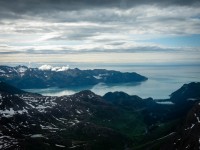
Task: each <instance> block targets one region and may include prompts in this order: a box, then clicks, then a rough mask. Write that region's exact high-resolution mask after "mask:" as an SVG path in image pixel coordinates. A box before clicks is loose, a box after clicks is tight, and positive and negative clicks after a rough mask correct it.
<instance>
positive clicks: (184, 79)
mask: <svg viewBox="0 0 200 150" xmlns="http://www.w3.org/2000/svg"><path fill="white" fill-rule="evenodd" d="M104 68H105V69H112V70H118V71H122V72H137V73H139V74H141V75H144V76H146V77H148V78H149V79H148V80H147V81H145V82H142V83H123V84H104V83H100V84H97V85H95V86H85V87H73V88H56V87H54V88H47V89H28V90H27V91H29V92H35V93H40V94H43V95H49V96H61V95H71V94H74V93H76V92H79V91H81V90H86V89H89V90H91V91H93V92H94V93H96V94H99V95H104V94H105V93H107V92H110V91H111V92H114V91H124V92H126V93H128V94H130V95H138V96H140V97H142V98H147V97H152V98H155V99H159V98H169V95H170V94H171V93H172V92H174V91H175V90H177V89H178V88H180V87H181V86H182V85H183V84H185V83H190V82H200V76H199V74H200V66H176V67H173V66H162V67H161V66H156V67H147V66H140V67H136V66H134V67H130V66H127V67H126V66H125V67H117V66H114V67H107V68H106V67H104ZM82 69H85V68H82Z"/></svg>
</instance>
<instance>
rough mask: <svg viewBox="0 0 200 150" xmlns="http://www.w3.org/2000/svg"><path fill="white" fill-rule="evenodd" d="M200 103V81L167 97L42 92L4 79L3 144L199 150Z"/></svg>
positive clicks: (0, 97) (0, 105)
mask: <svg viewBox="0 0 200 150" xmlns="http://www.w3.org/2000/svg"><path fill="white" fill-rule="evenodd" d="M199 107H200V83H195V82H192V83H189V84H185V85H183V86H182V87H181V88H180V89H178V90H177V91H175V92H173V93H172V94H171V97H170V99H167V100H166V99H165V100H154V99H152V98H147V99H142V98H140V97H138V96H134V95H133V96H131V95H128V94H126V93H124V92H109V93H107V94H105V95H104V96H99V95H96V94H95V93H93V92H91V91H89V90H85V91H81V92H79V93H76V94H74V95H68V96H61V97H55V96H53V97H52V96H42V95H40V94H37V93H29V92H25V91H23V90H20V89H18V88H16V87H13V86H11V85H9V84H8V83H5V82H0V149H3V150H6V149H27V150H29V149H30V150H36V149H37V150H38V149H48V150H51V149H73V150H82V149H85V150H102V149H104V150H112V149H116V150H130V149H133V150H159V149H160V150H167V149H170V150H176V149H178V150H183V149H198V148H199V146H200V143H199V135H200V120H199V117H200V109H199Z"/></svg>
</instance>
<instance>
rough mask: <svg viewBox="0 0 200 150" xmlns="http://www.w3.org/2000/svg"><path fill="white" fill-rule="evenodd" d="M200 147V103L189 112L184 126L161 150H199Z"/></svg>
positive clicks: (180, 127)
mask: <svg viewBox="0 0 200 150" xmlns="http://www.w3.org/2000/svg"><path fill="white" fill-rule="evenodd" d="M199 147H200V103H199V102H197V103H196V104H195V106H194V107H193V108H192V109H191V110H190V111H189V113H188V114H187V116H186V118H185V119H184V121H183V123H182V125H179V128H177V131H176V132H174V133H173V135H172V136H171V137H169V139H168V140H166V143H165V144H164V145H163V146H162V147H161V150H169V149H170V150H198V149H199Z"/></svg>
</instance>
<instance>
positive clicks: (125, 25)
mask: <svg viewBox="0 0 200 150" xmlns="http://www.w3.org/2000/svg"><path fill="white" fill-rule="evenodd" d="M199 8H200V3H199V0H190V1H188V0H169V1H158V0H152V1H148V0H140V1H139V0H135V1H132V0H109V1H107V0H93V1H91V0H77V1H72V0H57V1H53V0H43V1H39V0H15V1H12V0H2V1H0V54H1V56H0V57H1V59H0V61H1V62H6V61H10V59H11V58H12V59H11V61H26V59H25V58H23V59H22V58H18V57H19V56H23V55H25V56H27V57H29V56H31V58H32V59H35V60H33V61H42V60H44V59H43V57H45V60H46V61H55V58H56V59H61V60H62V61H64V59H65V58H64V56H65V57H66V58H68V61H79V62H81V61H84V62H85V61H86V60H85V57H86V55H87V60H88V62H92V61H96V60H99V61H104V59H103V58H101V59H99V58H98V57H104V56H105V55H108V54H109V53H112V54H113V56H116V57H119V56H120V55H118V53H119V54H120V53H121V54H122V53H123V54H124V56H127V57H128V55H129V53H131V54H132V55H133V54H134V56H136V53H137V54H143V55H144V56H143V57H144V58H148V56H151V55H153V56H155V57H152V61H157V60H158V59H156V57H157V55H156V53H158V54H159V56H158V57H163V58H164V57H165V56H167V57H169V56H171V55H178V56H181V58H180V60H181V61H184V59H187V57H188V59H192V60H187V61H197V60H198V58H196V57H197V55H199V47H200V44H199V45H198V44H196V45H195V47H191V45H192V44H191V43H189V41H187V42H188V43H186V42H182V43H181V42H179V43H178V42H177V44H176V45H175V46H174V45H172V44H171V41H170V40H169V42H167V44H166V45H163V42H162V41H161V40H160V39H162V40H163V39H164V40H166V39H170V37H183V36H186V37H187V36H193V35H200V28H199V27H200V9H199ZM194 38H195V39H194V40H196V41H197V43H198V42H199V43H200V41H199V36H197V37H196V36H194ZM173 42H174V41H173ZM165 43H166V42H165ZM187 45H188V46H187ZM175 53H176V54H175ZM92 54H93V55H92ZM103 54H104V55H103ZM126 54H127V55H126ZM14 55H15V56H16V57H15V56H14ZM49 55H57V56H56V57H55V58H53V57H52V56H49ZM58 55H60V56H62V57H58ZM188 55H190V56H188ZM17 56H18V57H17ZM70 56H71V57H70ZM89 56H93V57H96V59H94V58H89ZM13 58H15V59H13ZM134 58H135V57H134ZM176 58H177V59H178V58H179V57H176ZM40 59H41V60H40ZM77 59H78V60H77ZM173 59H175V58H173ZM173 59H170V58H169V61H179V60H173ZM120 60H121V61H122V60H123V61H122V62H126V60H125V59H121V58H120V59H119V61H120ZM140 60H141V61H145V59H143V58H141V59H140ZM140 60H139V59H138V58H137V59H133V60H132V61H133V62H135V61H140ZM159 60H160V59H159ZM105 61H108V62H109V59H107V58H106V59H105ZM110 61H112V60H110ZM127 61H131V60H127ZM148 61H151V60H150V59H148ZM160 61H162V60H160Z"/></svg>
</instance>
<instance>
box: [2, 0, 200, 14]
mask: <svg viewBox="0 0 200 150" xmlns="http://www.w3.org/2000/svg"><path fill="white" fill-rule="evenodd" d="M143 4H145V5H146V4H147V5H148V4H149V5H159V6H164V7H166V6H171V5H180V6H184V5H187V6H188V5H192V6H199V4H200V3H199V0H167V1H161V0H1V1H0V13H1V16H0V17H4V18H21V17H22V16H21V15H37V14H40V13H44V12H45V13H47V12H51V13H54V12H57V11H72V10H80V9H91V8H107V7H108V8H109V7H116V8H121V9H123V8H129V7H134V6H138V5H143Z"/></svg>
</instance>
